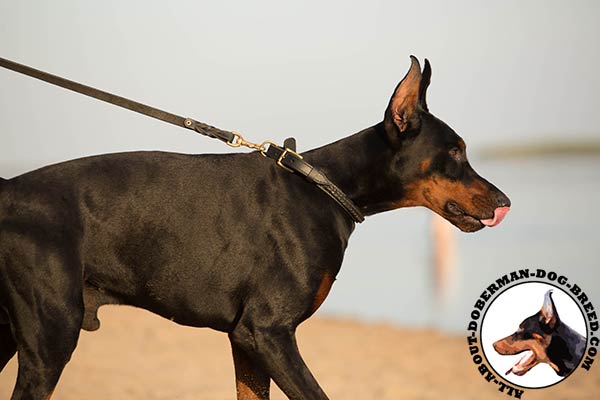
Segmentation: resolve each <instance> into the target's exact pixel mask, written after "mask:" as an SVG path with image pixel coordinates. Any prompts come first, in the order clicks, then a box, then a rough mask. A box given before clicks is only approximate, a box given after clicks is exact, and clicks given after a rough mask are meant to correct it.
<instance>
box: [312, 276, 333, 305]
mask: <svg viewBox="0 0 600 400" xmlns="http://www.w3.org/2000/svg"><path fill="white" fill-rule="evenodd" d="M334 281H335V278H334V277H333V276H332V275H331V274H330V273H328V272H326V273H325V275H323V279H322V280H321V284H320V285H319V288H318V289H317V293H316V294H315V297H314V299H313V303H312V306H311V308H310V313H311V314H313V313H314V312H315V311H317V310H318V309H319V307H321V304H323V302H324V301H325V299H326V298H327V295H328V294H329V291H330V290H331V285H333V282H334Z"/></svg>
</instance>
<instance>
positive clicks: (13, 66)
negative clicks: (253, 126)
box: [0, 57, 365, 223]
mask: <svg viewBox="0 0 600 400" xmlns="http://www.w3.org/2000/svg"><path fill="white" fill-rule="evenodd" d="M0 67H4V68H6V69H10V70H12V71H15V72H18V73H21V74H24V75H28V76H31V77H33V78H36V79H39V80H42V81H44V82H48V83H51V84H53V85H56V86H60V87H62V88H65V89H68V90H72V91H74V92H77V93H80V94H83V95H86V96H90V97H93V98H95V99H98V100H102V101H105V102H107V103H110V104H114V105H116V106H119V107H123V108H126V109H128V110H131V111H135V112H137V113H140V114H144V115H147V116H149V117H152V118H156V119H158V120H161V121H164V122H168V123H170V124H173V125H177V126H179V127H183V128H187V129H191V130H193V131H195V132H197V133H200V134H202V135H205V136H209V137H211V138H215V139H219V140H221V141H222V142H225V143H226V144H227V145H229V146H232V147H240V146H244V147H248V148H250V149H254V150H258V151H260V153H261V154H262V155H263V156H265V157H267V158H270V159H272V160H274V161H275V162H276V163H277V165H278V166H280V167H281V168H283V169H285V170H286V171H288V172H291V173H295V174H297V175H300V176H302V177H303V178H304V179H306V180H307V181H308V182H310V183H313V184H315V185H316V186H317V187H318V188H319V189H321V190H322V191H324V192H325V193H327V194H328V195H329V196H330V197H331V198H332V199H333V200H335V201H336V202H337V203H338V204H339V205H340V207H342V208H343V209H344V210H345V211H346V212H347V213H348V215H350V217H352V220H354V222H357V223H360V222H363V221H364V219H365V217H364V216H363V215H362V212H361V211H360V209H359V208H358V207H357V206H356V204H354V202H353V201H352V200H351V199H350V198H349V197H348V196H346V194H345V193H344V192H342V190H341V189H340V188H338V187H337V186H336V185H335V184H334V183H333V182H331V181H330V180H329V179H328V178H327V176H325V174H324V173H323V172H321V171H320V170H319V169H317V168H316V167H314V166H312V165H310V164H309V163H308V162H306V161H304V159H303V158H302V156H301V155H300V154H298V153H296V141H295V140H294V139H287V140H286V141H285V143H284V146H283V147H280V146H278V145H276V144H275V143H272V142H268V141H266V142H263V143H261V144H257V143H252V142H249V141H246V140H245V139H244V138H243V136H242V135H240V134H239V133H237V132H230V131H225V130H222V129H219V128H215V127H214V126H211V125H208V124H205V123H203V122H199V121H196V120H194V119H192V118H185V117H182V116H179V115H176V114H172V113H170V112H167V111H163V110H160V109H158V108H155V107H151V106H148V105H146V104H142V103H138V102H137V101H133V100H129V99H127V98H125V97H121V96H117V95H114V94H112V93H108V92H105V91H103V90H99V89H96V88H93V87H91V86H87V85H83V84H81V83H78V82H74V81H71V80H68V79H65V78H61V77H59V76H56V75H52V74H49V73H47V72H44V71H40V70H37V69H34V68H31V67H28V66H26V65H23V64H18V63H16V62H14V61H10V60H7V59H5V58H1V57H0Z"/></svg>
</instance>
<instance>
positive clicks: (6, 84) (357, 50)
mask: <svg viewBox="0 0 600 400" xmlns="http://www.w3.org/2000/svg"><path fill="white" fill-rule="evenodd" d="M598 15H600V3H598V2H595V1H572V2H556V1H527V2H523V1H503V2H480V1H457V2H445V1H423V2H414V1H411V2H403V1H370V2H348V1H307V2H282V1H266V0H265V1H255V2H242V1H239V2H233V1H223V2H213V1H210V2H206V1H171V2H162V1H147V0H144V1H127V2H123V1H116V0H108V1H102V2H81V1H75V0H60V1H53V2H34V1H19V2H14V1H7V0H2V1H0V54H1V56H2V57H4V58H9V59H12V60H15V61H18V62H21V63H24V64H28V65H31V66H34V67H36V68H39V69H42V70H46V71H49V72H52V73H55V74H58V75H62V76H65V77H68V78H71V79H74V80H78V81H81V82H84V83H87V84H90V85H92V86H97V87H99V88H102V89H105V90H108V91H113V92H115V93H117V94H121V95H123V96H125V97H130V98H133V99H136V100H139V101H142V102H147V103H149V104H151V105H155V106H157V107H162V108H164V109H167V110H169V111H173V112H175V113H179V114H184V115H187V116H191V117H193V118H195V119H199V120H202V121H205V122H208V123H211V124H213V125H216V126H219V127H222V128H225V129H231V130H237V131H240V132H243V133H244V134H245V135H246V136H247V137H249V138H253V139H255V140H257V141H258V140H263V139H271V140H275V141H281V140H282V139H284V138H285V137H287V136H295V137H296V138H297V139H298V143H299V148H300V149H304V150H305V149H308V148H312V147H316V146H319V145H322V144H325V143H328V142H331V141H334V140H336V139H339V138H340V137H343V136H347V135H349V134H351V133H354V132H356V131H358V130H360V129H362V128H365V127H368V126H370V125H372V124H375V123H377V122H378V121H380V120H381V118H382V115H383V111H384V109H385V106H386V104H387V101H388V100H389V96H390V95H391V92H392V90H393V88H394V86H395V85H396V83H397V82H398V81H399V80H400V79H401V78H402V77H403V76H404V74H405V72H406V71H407V69H408V66H409V57H408V56H409V55H410V54H414V55H416V56H417V57H419V58H420V59H421V60H422V59H423V58H428V59H429V60H430V61H431V64H432V67H433V77H432V84H431V87H430V90H429V93H428V102H429V105H430V109H431V111H432V112H433V113H434V114H436V115H437V116H439V117H440V118H442V119H444V120H445V121H446V122H448V123H449V124H450V125H451V126H452V127H453V128H454V129H455V130H456V131H457V132H458V133H459V134H461V135H462V136H463V137H464V138H465V140H466V141H467V143H468V144H469V145H471V146H472V147H473V148H475V149H476V148H477V146H483V147H485V146H494V145H498V144H505V143H507V142H509V143H513V142H518V141H537V140H554V139H565V138H569V139H572V138H574V139H577V138H590V137H597V136H598V126H600V113H598V112H597V110H598V109H600V96H598V93H599V92H600V79H599V78H598V75H597V67H598V65H599V62H600V46H598V45H597V43H595V41H596V39H597V38H598V37H600V26H599V25H598V24H597V21H596V18H597V16H598ZM0 88H1V92H0V132H1V135H2V136H1V139H2V146H1V147H0V160H1V162H2V163H3V164H11V165H12V164H18V165H19V167H11V168H17V169H18V170H17V169H14V170H13V169H10V170H8V172H5V173H4V174H5V175H6V174H7V173H8V174H11V173H17V172H22V169H23V168H25V169H27V168H31V167H34V166H36V165H38V164H40V163H42V164H43V163H47V162H53V161H60V160H65V159H69V158H73V157H78V156H83V155H88V154H97V153H105V152H112V151H122V150H134V149H141V148H144V149H163V150H173V151H183V152H205V151H209V152H224V151H229V149H228V148H223V146H221V145H220V144H219V143H211V142H210V141H209V140H204V139H199V138H198V137H195V136H194V135H190V133H189V132H186V131H184V130H178V129H177V128H175V127H172V126H169V125H165V124H162V123H160V122H158V121H154V120H151V119H148V118H145V117H142V116H138V115H135V114H133V113H131V112H128V111H125V110H119V109H116V108H114V107H113V106H110V105H105V104H101V103H99V102H97V101H95V100H92V99H86V98H84V97H82V96H79V95H76V94H73V93H69V92H67V91H64V90H62V89H58V88H55V87H51V86H49V85H47V84H44V83H41V82H36V81H34V80H32V79H31V78H27V77H23V76H17V75H16V74H15V73H12V72H8V71H0ZM40 165H41V164H40Z"/></svg>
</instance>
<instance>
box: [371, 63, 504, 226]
mask: <svg viewBox="0 0 600 400" xmlns="http://www.w3.org/2000/svg"><path fill="white" fill-rule="evenodd" d="M411 60H412V65H411V67H410V70H409V71H408V73H407V74H406V76H405V77H404V79H403V80H402V81H401V82H400V83H399V84H398V86H397V87H396V89H395V90H394V93H393V95H392V98H391V99H390V102H389V105H388V107H387V109H386V111H385V117H384V127H385V135H386V136H387V138H388V142H389V143H390V145H391V146H392V147H393V148H394V156H393V160H392V162H391V165H390V167H389V170H390V171H389V174H390V175H391V176H390V178H391V179H396V181H397V183H398V187H399V189H397V190H398V191H399V192H401V193H399V196H398V197H397V198H401V200H396V201H395V202H394V201H393V200H392V201H391V203H393V204H388V205H384V206H383V207H382V208H399V207H410V206H425V207H427V208H429V209H431V210H433V211H434V212H436V213H438V214H439V215H441V216H442V217H444V218H445V219H447V220H448V221H450V222H451V223H452V224H454V225H455V226H457V227H458V228H459V229H461V230H462V231H465V232H474V231H477V230H480V229H482V228H483V227H484V226H495V225H497V224H499V223H500V222H501V221H502V219H503V218H504V216H505V215H506V213H507V212H508V211H509V207H510V200H509V199H508V197H507V196H506V195H505V194H504V193H502V192H501V191H500V190H498V188H496V187H495V186H494V185H492V184H491V183H489V182H488V181H486V180H485V179H483V178H482V177H481V176H479V175H478V174H477V173H476V172H475V170H473V168H472V167H471V165H470V164H469V161H468V160H467V153H466V145H465V142H464V141H463V140H462V139H461V137H460V136H458V135H457V134H456V132H454V131H453V130H452V128H450V127H449V126H448V125H446V124H445V123H444V122H442V121H441V120H439V119H438V118H436V117H434V116H433V115H432V114H430V113H429V109H428V107H427V102H426V93H427V88H428V86H429V82H430V79H431V67H430V65H429V62H428V61H427V60H425V67H424V69H423V71H421V67H420V65H419V61H418V60H417V59H416V58H415V57H412V56H411Z"/></svg>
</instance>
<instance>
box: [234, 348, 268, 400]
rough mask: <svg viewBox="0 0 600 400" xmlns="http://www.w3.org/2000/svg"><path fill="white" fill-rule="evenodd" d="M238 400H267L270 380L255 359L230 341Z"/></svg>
mask: <svg viewBox="0 0 600 400" xmlns="http://www.w3.org/2000/svg"><path fill="white" fill-rule="evenodd" d="M231 350H232V352H233V362H234V364H235V381H236V389H237V398H238V400H269V389H270V387H269V386H270V383H271V378H270V377H269V374H267V372H266V371H265V369H264V367H263V366H262V365H261V364H260V362H259V361H258V360H257V359H256V357H254V358H253V357H250V356H249V355H248V354H247V353H246V351H244V349H243V348H241V347H240V346H239V345H237V344H236V343H235V342H234V341H233V340H231Z"/></svg>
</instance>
